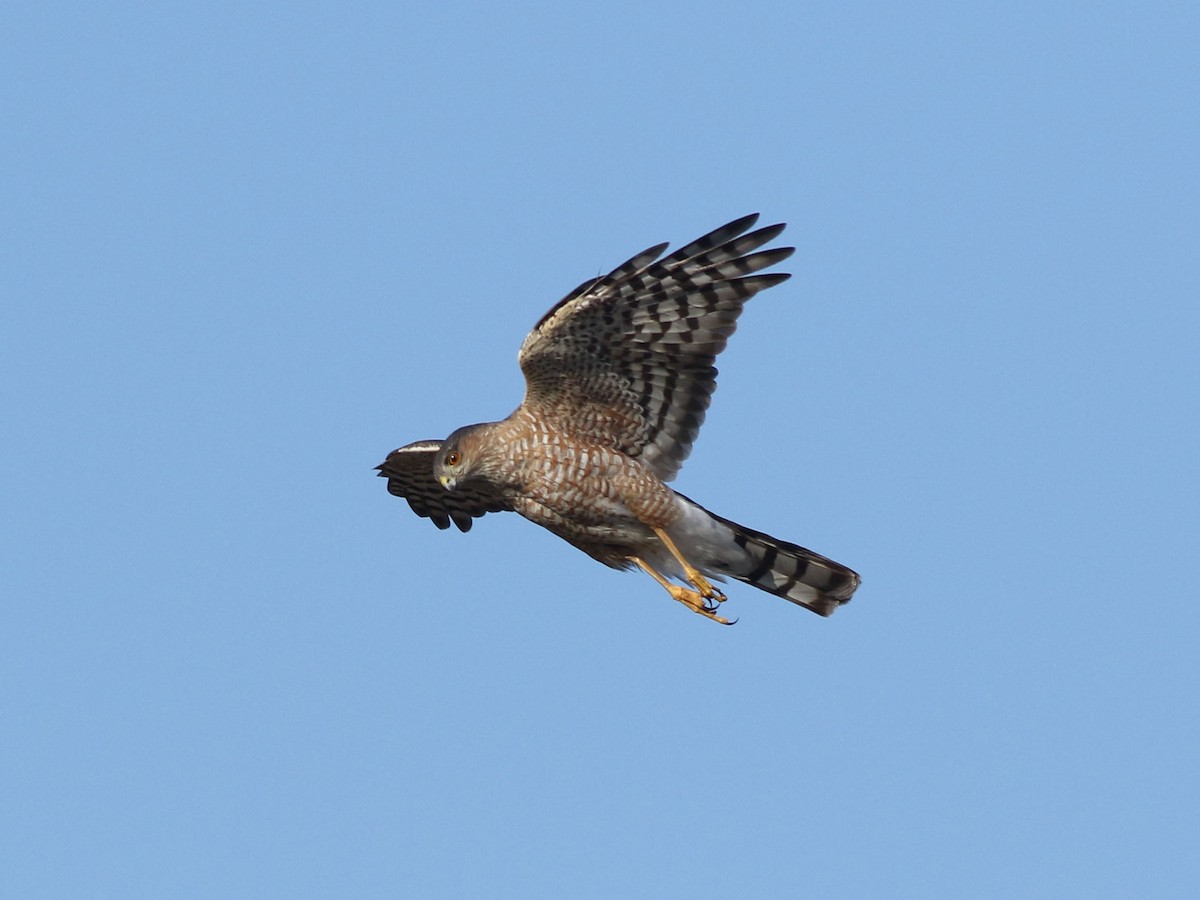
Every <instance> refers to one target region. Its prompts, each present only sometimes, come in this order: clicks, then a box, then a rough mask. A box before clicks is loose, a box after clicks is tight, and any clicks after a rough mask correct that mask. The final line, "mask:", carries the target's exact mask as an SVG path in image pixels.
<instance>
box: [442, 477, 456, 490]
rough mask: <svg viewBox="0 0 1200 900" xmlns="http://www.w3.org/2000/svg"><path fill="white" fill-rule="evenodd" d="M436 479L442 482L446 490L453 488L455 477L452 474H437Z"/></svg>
mask: <svg viewBox="0 0 1200 900" xmlns="http://www.w3.org/2000/svg"><path fill="white" fill-rule="evenodd" d="M438 481H440V482H441V483H442V487H444V488H445V489H446V490H448V491H452V490H454V483H455V479H454V476H453V475H439V476H438Z"/></svg>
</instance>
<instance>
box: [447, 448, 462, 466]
mask: <svg viewBox="0 0 1200 900" xmlns="http://www.w3.org/2000/svg"><path fill="white" fill-rule="evenodd" d="M460 462H462V454H461V453H459V452H458V451H457V450H451V451H450V452H449V453H447V454H446V465H448V466H457V465H458V464H459V463H460Z"/></svg>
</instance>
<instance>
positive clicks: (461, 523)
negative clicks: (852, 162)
mask: <svg viewBox="0 0 1200 900" xmlns="http://www.w3.org/2000/svg"><path fill="white" fill-rule="evenodd" d="M757 221H758V215H757V214H754V215H749V216H745V217H743V218H741V219H737V220H736V221H733V222H730V223H729V224H728V225H725V226H723V227H721V228H718V229H716V230H715V231H712V232H710V233H708V234H706V235H704V236H703V237H701V238H698V239H696V240H694V241H692V242H691V243H690V244H688V245H686V246H685V247H682V248H680V249H679V250H676V251H675V252H673V253H671V254H670V255H668V256H663V253H664V251H665V250H666V249H667V244H659V245H657V246H654V247H651V248H650V249H648V250H645V251H643V252H641V253H639V254H637V255H636V256H634V257H633V258H632V259H630V260H629V261H627V262H625V263H622V264H621V265H619V266H617V268H615V269H613V270H612V271H611V272H610V273H608V274H607V275H604V276H602V277H599V278H592V279H589V280H588V281H585V282H584V283H583V284H581V285H580V286H579V287H577V288H576V289H575V290H573V291H571V293H569V294H567V296H566V297H564V298H563V299H562V300H560V301H559V302H558V303H556V304H555V305H554V306H553V307H552V308H551V309H550V311H549V312H547V313H546V314H545V315H544V316H542V318H541V319H540V320H539V321H538V323H537V324H536V325H535V326H534V327H533V331H531V332H530V333H529V335H528V337H526V338H525V342H524V343H523V344H522V345H521V351H520V354H519V356H518V361H519V363H520V366H521V370H522V372H523V373H524V375H525V399H524V400H523V401H522V403H521V405H520V406H518V407H517V409H516V410H515V411H514V412H513V413H512V415H510V416H509V417H508V418H506V419H503V420H501V421H499V422H487V423H483V424H480V425H468V426H466V427H464V428H459V429H458V430H457V431H455V432H454V433H453V434H451V435H450V436H449V437H448V438H446V439H445V440H444V441H436V440H429V441H417V442H416V443H413V444H408V445H407V446H404V447H401V448H399V449H398V450H393V451H392V452H391V453H390V454H388V457H387V459H386V460H385V461H384V462H383V463H382V464H381V465H379V466H378V467H377V468H378V470H379V475H380V476H381V477H384V478H386V479H387V480H388V490H389V491H390V492H391V493H393V494H395V495H396V496H398V497H403V498H404V499H406V500H407V501H408V505H409V506H411V507H412V509H413V512H415V513H416V514H417V515H419V516H424V517H425V518H428V519H432V520H433V523H434V524H435V525H437V527H438V528H442V529H445V528H449V527H450V523H451V522H453V523H454V524H455V525H456V526H457V527H458V529H459V530H460V531H464V532H465V531H468V530H469V529H470V528H471V523H472V521H473V519H475V518H477V517H479V516H482V515H484V514H485V513H489V512H500V511H501V510H512V511H515V512H518V513H520V514H521V515H522V516H524V517H525V518H527V519H529V520H530V521H532V522H535V523H536V524H538V525H541V526H542V527H544V528H547V529H549V530H550V531H552V532H553V533H554V534H556V535H558V536H559V537H561V538H563V539H564V540H565V541H567V543H569V544H572V545H573V546H575V547H578V548H579V549H580V550H582V551H583V552H584V553H586V554H588V555H589V556H591V557H592V558H593V559H596V560H598V561H600V562H602V563H604V564H605V565H607V566H611V567H613V568H615V569H632V568H638V569H641V570H642V571H643V572H645V573H646V574H647V575H649V576H650V577H651V578H653V579H654V580H655V581H657V582H658V583H659V584H660V585H662V586H663V587H664V588H665V589H666V590H667V592H668V593H669V594H670V595H671V596H672V597H673V598H674V599H676V600H678V601H679V602H680V603H682V604H684V605H685V606H687V607H688V608H689V609H691V610H693V611H694V612H697V613H699V614H700V615H703V616H706V617H708V618H709V619H712V620H713V621H716V622H720V623H722V624H725V625H728V624H730V622H729V620H727V619H725V618H723V617H722V616H720V615H718V612H717V611H718V608H719V606H720V604H721V603H722V602H724V600H725V595H724V594H723V593H722V592H721V591H719V590H717V589H716V588H715V587H714V586H713V584H712V581H713V580H716V581H724V580H725V578H726V577H729V578H733V579H736V580H737V581H741V582H744V583H746V584H750V585H753V586H754V587H756V588H760V589H762V590H764V591H767V592H768V593H771V594H774V595H776V596H777V597H783V598H784V599H785V600H790V601H791V602H793V603H796V604H798V605H800V606H803V607H806V608H807V609H810V610H812V611H813V612H815V613H819V614H820V615H822V616H827V615H829V614H830V613H832V612H833V611H834V610H835V609H837V607H838V606H839V605H841V604H842V603H845V602H846V601H847V600H849V599H850V597H851V595H852V594H853V593H854V591H855V589H856V588H857V587H858V585H859V577H858V575H857V574H856V573H855V572H853V571H852V570H850V569H848V568H846V567H845V566H843V565H839V564H838V563H835V562H833V561H832V560H830V559H826V558H825V557H824V556H820V555H818V554H816V553H813V552H812V551H811V550H806V549H805V548H803V547H800V546H797V545H796V544H791V543H788V542H787V541H781V540H779V539H777V538H773V537H770V536H769V535H766V534H763V533H762V532H759V531H754V530H752V529H750V528H746V527H745V526H743V525H738V524H737V523H735V522H731V521H729V520H728V519H723V518H721V517H720V516H718V515H715V514H714V513H711V512H709V511H708V510H706V509H705V508H704V507H702V506H701V505H700V504H698V503H696V502H694V501H692V500H690V499H688V498H687V497H685V496H684V495H683V494H680V493H678V492H676V491H674V490H672V489H671V488H670V487H668V486H667V482H669V481H671V480H672V479H673V478H674V477H675V474H676V473H677V472H678V471H679V467H680V466H681V465H682V464H683V461H684V460H685V459H686V458H687V456H688V454H689V453H690V452H691V449H692V443H693V442H694V441H695V440H696V435H697V434H698V433H699V431H700V425H701V423H702V422H703V421H704V415H705V411H706V410H707V409H708V405H709V402H710V400H711V397H712V393H713V391H714V390H715V388H716V375H717V370H716V369H715V368H714V367H713V362H714V361H715V360H716V357H717V354H718V353H720V352H721V351H722V350H723V349H724V348H725V343H726V341H727V340H728V339H729V336H730V335H731V334H733V331H734V329H735V328H736V326H737V318H738V316H739V315H740V314H741V312H742V307H743V306H744V305H745V304H746V301H748V300H749V299H750V298H751V297H753V296H754V295H755V294H757V293H758V292H759V291H761V290H764V289H766V288H769V287H773V286H774V285H777V284H779V283H780V282H782V281H785V280H786V279H788V278H789V277H790V276H789V275H787V274H784V273H772V274H755V273H757V272H760V271H761V270H762V269H766V268H768V267H769V266H773V265H774V264H776V263H778V262H781V261H782V260H784V259H786V258H787V257H789V256H791V254H792V252H793V250H794V249H795V248H793V247H776V248H775V249H770V250H760V249H759V248H760V247H762V246H763V245H765V244H767V243H769V242H770V241H772V240H774V239H775V238H776V237H778V236H779V234H780V233H781V232H782V231H783V229H784V225H782V224H780V225H770V226H767V227H765V228H759V229H758V230H755V231H751V230H750V229H751V228H753V227H754V225H755V223H756V222H757ZM672 579H674V580H672ZM710 579H711V580H710ZM677 582H681V583H677Z"/></svg>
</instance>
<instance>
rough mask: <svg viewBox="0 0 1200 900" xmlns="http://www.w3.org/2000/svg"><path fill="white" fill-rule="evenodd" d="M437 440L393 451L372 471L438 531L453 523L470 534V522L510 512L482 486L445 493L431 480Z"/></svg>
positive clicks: (439, 445)
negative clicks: (375, 471) (431, 520)
mask: <svg viewBox="0 0 1200 900" xmlns="http://www.w3.org/2000/svg"><path fill="white" fill-rule="evenodd" d="M441 446H442V442H441V441H417V442H416V443H413V444H408V445H406V446H404V447H401V448H400V449H398V450H393V451H392V452H391V453H389V454H388V458H387V459H385V460H384V461H383V462H382V463H380V464H379V465H378V466H376V467H375V468H376V469H378V470H379V476H380V477H381V478H386V479H387V480H388V491H390V492H391V493H393V494H395V495H396V496H397V497H403V498H404V499H405V500H407V501H408V505H409V506H411V507H412V511H413V512H415V513H416V514H417V515H418V516H424V517H425V518H427V519H433V524H434V525H436V526H437V527H438V528H449V527H450V523H451V522H453V523H454V524H455V525H457V526H458V530H459V531H470V530H471V524H472V520H473V519H475V518H478V517H479V516H482V515H483V514H484V513H490V512H501V511H503V510H511V509H512V507H511V506H509V505H508V503H506V502H505V501H504V500H503V499H502V498H501V497H500V495H499V494H498V493H496V492H495V491H493V490H491V489H490V488H489V487H488V486H487V485H486V484H464V485H460V486H459V487H458V488H457V489H456V490H453V491H448V490H446V489H445V488H444V487H442V486H441V485H440V484H438V482H437V479H436V478H434V477H433V458H434V457H435V456H436V455H437V452H438V450H440V449H441Z"/></svg>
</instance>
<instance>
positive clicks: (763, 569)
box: [705, 510, 862, 616]
mask: <svg viewBox="0 0 1200 900" xmlns="http://www.w3.org/2000/svg"><path fill="white" fill-rule="evenodd" d="M705 512H708V511H707V510H705ZM708 515H710V516H712V518H713V519H715V520H716V521H717V522H719V523H720V524H722V525H724V526H725V527H726V528H728V529H729V532H730V533H731V535H732V538H733V543H734V544H736V545H737V546H738V547H739V548H740V549H741V550H742V551H743V552H742V553H741V554H739V556H740V559H730V558H723V559H721V560H720V561H719V562H717V563H716V564H715V565H714V566H713V568H714V571H715V572H719V573H722V574H725V575H728V576H730V577H731V578H736V579H737V580H738V581H741V582H744V583H746V584H752V585H754V586H755V587H756V588H759V589H761V590H764V591H766V592H767V593H769V594H774V595H775V596H776V597H782V598H783V599H785V600H790V601H791V602H792V603H795V604H798V605H800V606H804V607H807V608H808V609H811V610H812V611H813V612H815V613H817V614H819V615H822V616H828V615H830V614H831V613H832V612H833V611H834V610H835V609H837V608H838V607H839V606H841V605H842V604H843V603H846V602H847V601H849V599H850V597H851V596H852V595H853V594H854V591H855V589H856V588H857V587H858V585H859V583H860V582H861V580H862V579H860V578H859V577H858V573H857V572H855V571H853V570H852V569H848V568H846V567H845V566H843V565H841V564H839V563H835V562H834V561H833V560H831V559H826V558H825V557H824V556H821V555H820V554H818V553H813V552H812V551H811V550H806V549H805V548H803V547H799V546H797V545H796V544H789V543H788V542H787V541H781V540H779V539H777V538H773V537H771V536H770V535H767V534H763V533H762V532H761V531H754V530H753V529H750V528H747V527H746V526H744V525H738V524H737V523H736V522H730V521H729V520H728V519H723V518H721V517H720V516H718V515H715V514H713V513H711V512H708Z"/></svg>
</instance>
